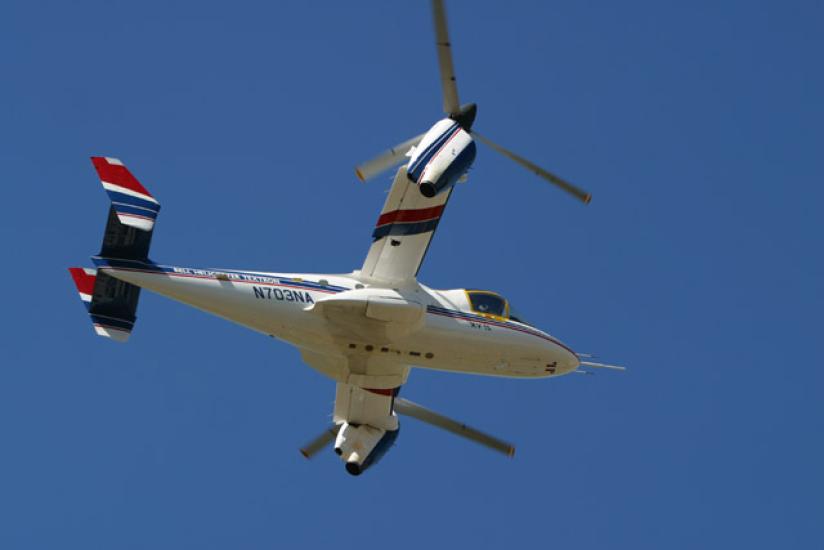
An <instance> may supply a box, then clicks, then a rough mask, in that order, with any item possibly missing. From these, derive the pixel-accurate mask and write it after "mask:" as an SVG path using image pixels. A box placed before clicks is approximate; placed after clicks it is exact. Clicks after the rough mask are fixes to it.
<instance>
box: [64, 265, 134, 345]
mask: <svg viewBox="0 0 824 550" xmlns="http://www.w3.org/2000/svg"><path fill="white" fill-rule="evenodd" d="M69 273H71V275H72V279H74V284H75V286H76V287H77V292H78V293H79V294H80V300H81V301H82V302H83V305H84V306H86V311H88V312H89V317H91V320H92V324H93V325H94V331H95V332H96V333H97V334H98V335H99V336H103V337H106V338H111V339H112V340H116V341H118V342H125V341H127V340H128V339H129V335H130V334H131V332H132V328H133V327H134V316H133V315H129V314H128V312H126V313H125V314H123V313H120V312H117V311H109V310H110V309H111V307H107V306H109V305H108V304H105V303H104V304H94V305H93V303H92V302H93V300H94V289H95V286H96V284H97V279H98V274H97V270H96V269H94V268H90V267H70V268H69ZM103 277H106V276H105V275H103Z"/></svg>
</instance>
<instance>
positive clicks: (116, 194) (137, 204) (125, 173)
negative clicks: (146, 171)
mask: <svg viewBox="0 0 824 550" xmlns="http://www.w3.org/2000/svg"><path fill="white" fill-rule="evenodd" d="M92 163H93V164H94V167H95V169H96V170H97V174H98V175H99V176H100V183H102V184H103V189H105V190H106V193H108V194H109V198H110V199H111V201H112V208H113V209H114V211H115V212H116V213H117V217H118V219H119V220H120V223H122V224H123V225H127V226H130V227H136V228H138V229H142V230H143V231H151V230H152V228H153V227H154V222H155V220H156V219H157V213H158V212H159V211H160V203H158V202H157V201H156V200H155V198H154V197H153V196H152V195H151V193H149V192H148V191H147V190H146V188H145V187H143V186H142V185H141V184H140V182H139V181H137V178H135V177H134V176H133V175H132V173H131V172H129V169H128V168H126V167H125V166H124V165H123V163H122V162H121V161H120V159H116V158H111V157H92Z"/></svg>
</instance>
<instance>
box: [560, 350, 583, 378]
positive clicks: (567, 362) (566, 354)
mask: <svg viewBox="0 0 824 550" xmlns="http://www.w3.org/2000/svg"><path fill="white" fill-rule="evenodd" d="M554 356H555V358H554V359H555V361H556V370H555V372H556V374H566V373H568V372H572V371H574V370H575V369H577V368H578V365H580V364H581V362H580V360H579V359H578V356H577V355H576V354H575V352H573V351H572V350H571V349H569V348H567V347H566V346H563V345H557V346H556V349H555V353H554Z"/></svg>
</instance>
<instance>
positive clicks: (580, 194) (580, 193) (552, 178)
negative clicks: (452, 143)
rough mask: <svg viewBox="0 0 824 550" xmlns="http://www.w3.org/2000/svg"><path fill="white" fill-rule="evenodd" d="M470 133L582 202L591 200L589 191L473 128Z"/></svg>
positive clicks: (586, 202)
mask: <svg viewBox="0 0 824 550" xmlns="http://www.w3.org/2000/svg"><path fill="white" fill-rule="evenodd" d="M472 135H473V136H475V137H476V138H478V139H479V140H480V141H482V142H483V143H485V144H487V145H489V146H490V147H492V148H493V149H495V150H496V151H498V152H499V153H501V154H502V155H503V156H505V157H507V158H509V159H510V160H514V161H515V162H517V163H518V164H520V165H521V166H523V167H524V168H526V169H527V170H529V171H530V172H532V173H533V174H535V175H537V176H540V177H542V178H544V179H545V180H547V181H548V182H550V183H554V184H555V185H557V186H558V187H560V188H561V189H563V190H564V191H566V192H567V193H569V194H570V195H574V196H575V197H577V198H578V199H579V200H580V201H582V202H583V203H584V204H589V201H591V200H592V195H590V194H589V193H587V192H586V191H584V190H583V189H580V188H579V187H576V186H574V185H572V184H571V183H569V182H568V181H565V180H562V179H561V178H559V177H558V176H556V175H555V174H553V173H552V172H548V171H546V170H544V169H543V168H541V167H540V166H538V165H537V164H535V163H533V162H530V161H528V160H526V159H525V158H524V157H522V156H520V155H516V154H515V153H513V152H512V151H510V150H508V149H504V148H503V147H501V146H500V145H498V144H497V143H495V142H494V141H492V140H491V139H489V138H486V137H484V136H482V135H481V134H479V133H478V132H476V131H475V130H472Z"/></svg>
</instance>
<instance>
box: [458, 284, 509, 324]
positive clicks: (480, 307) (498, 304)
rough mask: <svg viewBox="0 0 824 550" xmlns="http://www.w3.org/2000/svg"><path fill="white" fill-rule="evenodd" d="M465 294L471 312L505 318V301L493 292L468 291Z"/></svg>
mask: <svg viewBox="0 0 824 550" xmlns="http://www.w3.org/2000/svg"><path fill="white" fill-rule="evenodd" d="M466 294H467V296H469V303H470V305H471V306H472V310H473V311H476V312H478V313H485V314H488V315H497V316H498V317H506V316H507V307H506V300H504V299H503V297H501V296H498V295H497V294H495V293H494V292H486V291H479V290H470V291H468V292H467V293H466Z"/></svg>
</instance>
